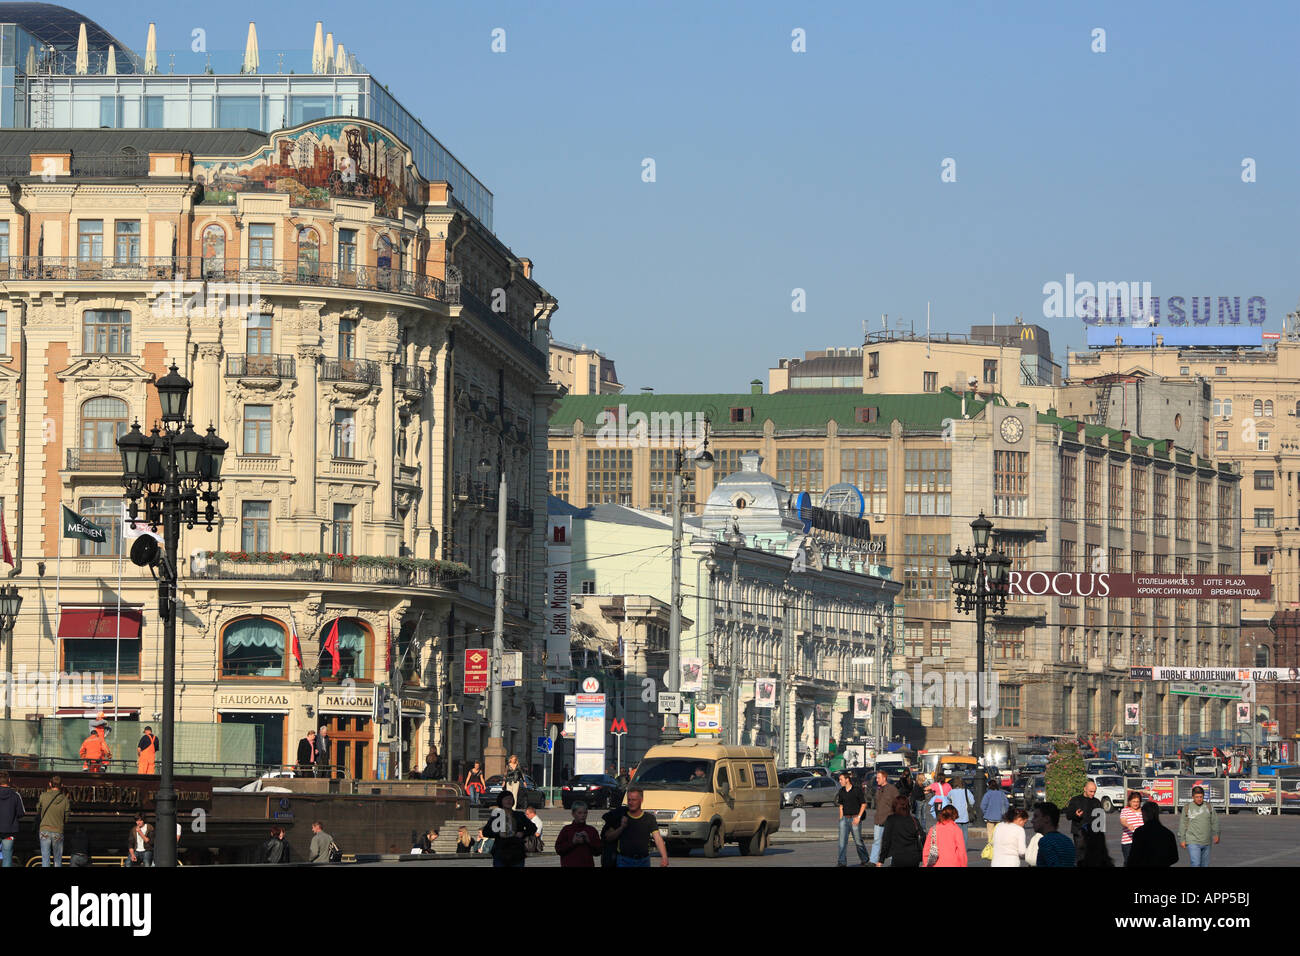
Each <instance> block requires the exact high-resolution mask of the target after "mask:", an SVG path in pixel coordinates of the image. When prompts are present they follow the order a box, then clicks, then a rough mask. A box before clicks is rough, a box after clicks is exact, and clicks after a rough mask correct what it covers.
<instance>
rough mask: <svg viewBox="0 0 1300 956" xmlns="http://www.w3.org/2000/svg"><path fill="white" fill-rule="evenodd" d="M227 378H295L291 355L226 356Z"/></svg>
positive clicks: (295, 370)
mask: <svg viewBox="0 0 1300 956" xmlns="http://www.w3.org/2000/svg"><path fill="white" fill-rule="evenodd" d="M226 377H227V378H267V379H276V378H279V379H285V378H296V377H297V369H296V366H295V365H294V360H293V356H292V355H242V354H235V355H227V356H226Z"/></svg>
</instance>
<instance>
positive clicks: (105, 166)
mask: <svg viewBox="0 0 1300 956" xmlns="http://www.w3.org/2000/svg"><path fill="white" fill-rule="evenodd" d="M0 171H3V173H4V174H5V175H6V176H30V175H31V174H32V158H31V156H30V155H25V156H23V155H7V156H0ZM38 175H39V174H38ZM70 175H71V176H132V177H136V176H148V175H149V156H148V155H147V154H145V155H140V154H136V155H134V156H133V155H130V154H123V153H75V152H74V153H73V154H72V165H71V172H70Z"/></svg>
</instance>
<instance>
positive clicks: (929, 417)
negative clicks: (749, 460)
mask: <svg viewBox="0 0 1300 956" xmlns="http://www.w3.org/2000/svg"><path fill="white" fill-rule="evenodd" d="M620 405H626V406H627V411H628V414H629V415H630V414H631V413H633V412H643V413H645V414H646V415H650V414H652V413H655V412H659V413H669V414H672V413H678V414H681V415H684V416H685V415H704V416H707V417H708V419H709V429H710V431H711V432H712V433H713V434H715V435H718V436H723V435H726V434H727V433H728V432H753V431H755V430H757V429H760V428H762V426H763V422H764V421H766V420H768V419H771V420H772V423H773V424H774V425H775V426H776V427H777V429H778V430H781V431H788V430H791V429H800V428H808V429H818V430H824V429H825V428H826V424H827V422H830V421H835V422H837V423H838V424H839V427H840V429H841V430H856V431H865V432H871V431H880V432H886V433H887V432H888V431H889V427H890V423H891V422H892V421H893V420H894V419H898V420H899V421H900V422H902V423H903V426H904V427H905V428H910V429H917V430H935V431H938V430H939V429H940V428H942V427H943V420H944V419H945V418H961V413H962V399H961V396H960V395H958V394H957V393H956V392H953V391H952V390H951V389H948V388H944V389H941V390H940V391H938V392H934V393H923V394H918V395H866V394H856V393H855V394H848V395H843V394H840V395H825V394H807V393H801V392H777V393H776V394H774V395H769V394H755V393H752V392H740V393H734V394H702V395H570V396H568V397H567V398H564V399H562V400H561V401H560V402H558V403H557V404H556V406H555V407H554V411H553V412H552V414H551V418H550V427H551V428H558V429H570V428H572V427H573V423H574V422H575V421H576V420H577V419H582V421H583V425H584V427H585V428H586V429H587V430H588V431H592V430H594V429H596V428H598V427H600V424H601V423H602V422H603V419H602V421H601V422H598V421H597V417H598V416H600V415H601V414H602V413H603V412H604V410H605V409H607V408H618V407H619V406H620ZM984 405H985V402H983V401H980V400H978V399H973V398H968V399H967V400H966V414H967V415H968V416H973V415H975V414H977V413H978V412H980V411H981V410H982V409H983V408H984ZM733 408H748V409H752V410H753V411H752V414H751V417H750V420H749V421H745V422H733V421H732V420H731V419H732V411H731V410H732V409H733ZM859 408H875V409H876V410H877V412H876V420H875V421H874V422H871V423H869V424H868V423H864V422H860V421H858V411H857V410H858V409H859Z"/></svg>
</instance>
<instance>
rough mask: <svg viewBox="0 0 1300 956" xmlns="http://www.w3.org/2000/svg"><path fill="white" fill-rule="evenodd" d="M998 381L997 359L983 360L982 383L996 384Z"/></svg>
mask: <svg viewBox="0 0 1300 956" xmlns="http://www.w3.org/2000/svg"><path fill="white" fill-rule="evenodd" d="M997 383H998V360H997V359H985V360H984V384H985V385H996V384H997Z"/></svg>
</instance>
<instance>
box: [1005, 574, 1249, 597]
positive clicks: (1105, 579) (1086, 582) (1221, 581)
mask: <svg viewBox="0 0 1300 956" xmlns="http://www.w3.org/2000/svg"><path fill="white" fill-rule="evenodd" d="M1007 588H1008V593H1009V594H1012V595H1020V596H1025V597H1096V598H1179V599H1182V600H1188V601H1268V600H1270V599H1271V596H1272V579H1271V578H1270V577H1269V576H1268V575H1267V574H1218V575H1214V574H1109V573H1100V574H1091V573H1078V572H1074V571H1010V572H1008V573H1007Z"/></svg>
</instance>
